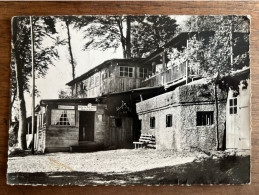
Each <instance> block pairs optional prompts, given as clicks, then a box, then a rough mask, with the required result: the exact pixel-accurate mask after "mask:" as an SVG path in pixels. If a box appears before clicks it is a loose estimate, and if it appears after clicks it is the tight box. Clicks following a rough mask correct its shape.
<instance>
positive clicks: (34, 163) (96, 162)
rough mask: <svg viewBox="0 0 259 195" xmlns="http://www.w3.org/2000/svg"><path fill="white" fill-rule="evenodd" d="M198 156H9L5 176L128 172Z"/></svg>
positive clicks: (134, 153)
mask: <svg viewBox="0 0 259 195" xmlns="http://www.w3.org/2000/svg"><path fill="white" fill-rule="evenodd" d="M202 155H203V154H201V153H197V152H194V153H183V152H181V153H178V152H175V151H168V150H167V151H157V150H152V149H150V150H145V149H138V150H130V149H120V150H110V151H100V152H93V153H52V154H44V155H34V156H32V155H29V156H24V157H9V159H8V170H7V173H15V172H23V173H33V172H70V171H71V172H73V171H78V172H98V173H119V174H120V173H122V174H123V173H131V172H137V171H144V170H149V169H154V168H161V167H167V166H174V165H179V164H184V163H188V162H193V161H194V160H195V159H196V158H197V156H202Z"/></svg>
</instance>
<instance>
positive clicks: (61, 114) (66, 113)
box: [51, 109, 75, 126]
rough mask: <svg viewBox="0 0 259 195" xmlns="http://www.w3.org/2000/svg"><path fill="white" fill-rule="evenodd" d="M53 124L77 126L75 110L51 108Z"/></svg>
mask: <svg viewBox="0 0 259 195" xmlns="http://www.w3.org/2000/svg"><path fill="white" fill-rule="evenodd" d="M51 125H57V126H75V110H56V109H53V110H51Z"/></svg>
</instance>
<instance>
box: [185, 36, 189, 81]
mask: <svg viewBox="0 0 259 195" xmlns="http://www.w3.org/2000/svg"><path fill="white" fill-rule="evenodd" d="M188 46H189V43H188V39H187V40H186V49H187V48H188ZM185 66H186V70H185V76H186V84H187V83H188V59H186V62H185Z"/></svg>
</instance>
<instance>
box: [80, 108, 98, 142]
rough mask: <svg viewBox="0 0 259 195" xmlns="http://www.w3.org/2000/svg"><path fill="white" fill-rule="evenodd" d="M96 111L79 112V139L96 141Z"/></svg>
mask: <svg viewBox="0 0 259 195" xmlns="http://www.w3.org/2000/svg"><path fill="white" fill-rule="evenodd" d="M94 119H95V112H89V111H80V112H79V141H94V121H95V120H94Z"/></svg>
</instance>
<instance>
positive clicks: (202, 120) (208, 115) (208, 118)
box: [197, 111, 213, 126]
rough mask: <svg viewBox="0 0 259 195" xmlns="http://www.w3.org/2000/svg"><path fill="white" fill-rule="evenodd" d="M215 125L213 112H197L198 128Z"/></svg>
mask: <svg viewBox="0 0 259 195" xmlns="http://www.w3.org/2000/svg"><path fill="white" fill-rule="evenodd" d="M212 124H213V111H207V112H197V126H207V125H212Z"/></svg>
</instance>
